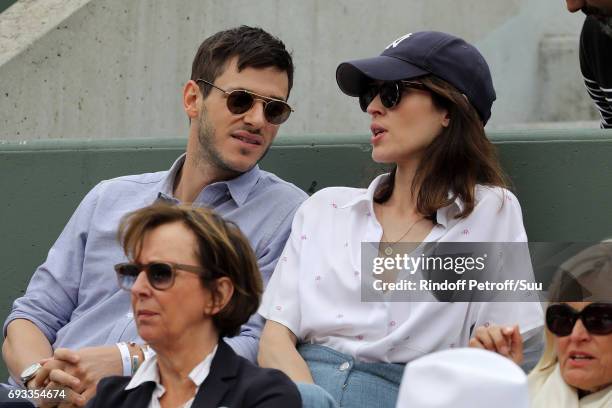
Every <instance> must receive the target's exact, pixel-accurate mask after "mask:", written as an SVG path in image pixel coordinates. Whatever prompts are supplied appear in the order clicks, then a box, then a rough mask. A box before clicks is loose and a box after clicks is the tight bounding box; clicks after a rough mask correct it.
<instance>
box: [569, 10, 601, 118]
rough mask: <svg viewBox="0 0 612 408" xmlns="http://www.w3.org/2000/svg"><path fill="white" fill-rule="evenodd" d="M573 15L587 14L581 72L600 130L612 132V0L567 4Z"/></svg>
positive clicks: (581, 50) (582, 38)
mask: <svg viewBox="0 0 612 408" xmlns="http://www.w3.org/2000/svg"><path fill="white" fill-rule="evenodd" d="M566 3H567V9H568V10H569V11H570V12H571V13H575V12H576V11H579V10H582V12H583V13H584V14H586V16H587V17H586V19H585V20H584V25H583V26H582V33H581V34H580V69H581V71H582V77H583V78H584V84H585V85H586V88H587V91H588V93H589V95H590V96H591V98H592V99H593V102H595V106H597V109H598V110H599V113H600V114H601V127H602V128H604V129H612V0H566Z"/></svg>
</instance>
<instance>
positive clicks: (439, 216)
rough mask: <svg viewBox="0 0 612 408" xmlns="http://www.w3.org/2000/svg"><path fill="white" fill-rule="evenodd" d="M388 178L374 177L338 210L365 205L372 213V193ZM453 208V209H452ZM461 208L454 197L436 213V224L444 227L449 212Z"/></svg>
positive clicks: (460, 201)
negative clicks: (360, 204) (366, 186)
mask: <svg viewBox="0 0 612 408" xmlns="http://www.w3.org/2000/svg"><path fill="white" fill-rule="evenodd" d="M388 176H389V173H385V174H381V175H380V176H378V177H376V178H375V179H374V180H372V182H371V183H370V185H369V186H368V188H367V189H366V190H363V192H362V193H360V194H358V195H357V196H355V197H353V198H352V199H351V200H350V201H348V202H347V203H346V204H344V205H342V206H340V208H348V207H352V206H355V205H357V204H359V203H367V204H368V205H369V208H370V211H371V212H374V193H375V192H376V189H377V188H378V185H379V184H380V183H381V182H382V181H383V180H384V179H385V178H387V177H388ZM448 198H453V193H452V192H450V191H449V192H448ZM453 207H455V208H454V209H453ZM463 208H464V204H463V201H462V200H461V199H460V198H459V197H455V200H454V202H453V204H451V205H449V206H447V207H444V208H440V209H439V210H438V211H437V212H436V222H437V223H438V224H441V225H442V226H444V227H446V226H447V223H448V220H449V218H450V217H449V211H451V209H453V210H456V211H458V212H461V211H463ZM454 214H456V212H454V211H453V215H454Z"/></svg>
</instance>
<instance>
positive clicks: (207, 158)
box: [197, 108, 271, 178]
mask: <svg viewBox="0 0 612 408" xmlns="http://www.w3.org/2000/svg"><path fill="white" fill-rule="evenodd" d="M245 130H248V131H250V132H252V133H258V131H254V130H253V129H249V128H248V127H245ZM198 142H199V148H200V154H199V155H197V161H198V164H209V165H212V166H213V167H215V168H216V169H218V170H219V171H220V172H222V173H224V174H228V175H230V176H232V178H233V177H237V176H239V175H240V174H243V173H246V172H247V171H249V170H250V169H251V168H253V167H254V166H255V165H256V164H257V163H259V162H260V161H261V160H262V159H263V158H264V157H265V156H266V154H268V151H269V150H270V146H271V144H270V145H268V147H267V148H266V150H265V151H264V153H263V154H262V155H261V157H260V158H259V159H258V160H257V161H256V162H255V163H254V164H253V166H251V167H250V168H249V169H247V170H244V171H242V170H239V169H236V168H234V167H232V165H231V164H230V163H228V162H227V161H226V160H225V159H224V158H223V155H222V154H221V152H220V151H219V149H217V147H216V146H215V143H214V142H215V128H214V126H213V125H212V123H210V120H208V114H207V113H206V109H205V108H202V112H201V113H200V117H199V129H198ZM240 150H241V153H243V154H248V150H247V149H240Z"/></svg>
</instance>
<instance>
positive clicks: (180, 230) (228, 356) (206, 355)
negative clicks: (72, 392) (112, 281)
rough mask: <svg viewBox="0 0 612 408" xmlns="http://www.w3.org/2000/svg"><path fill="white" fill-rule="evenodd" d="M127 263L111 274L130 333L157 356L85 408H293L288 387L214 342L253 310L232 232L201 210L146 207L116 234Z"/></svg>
mask: <svg viewBox="0 0 612 408" xmlns="http://www.w3.org/2000/svg"><path fill="white" fill-rule="evenodd" d="M120 236H121V241H122V245H123V248H124V250H125V252H126V254H127V255H128V256H129V257H130V259H131V261H130V262H127V263H122V264H118V265H116V266H115V270H116V271H117V276H118V278H119V286H120V287H121V288H122V289H125V290H129V291H130V292H131V298H132V308H133V310H134V319H135V320H136V325H137V328H138V334H139V335H140V337H141V338H142V339H143V340H144V341H145V342H147V343H148V344H149V345H150V347H151V348H152V349H153V350H155V352H156V353H157V354H156V355H155V356H154V357H151V358H148V359H146V360H145V361H144V362H142V361H138V359H137V358H135V361H133V365H136V366H138V365H139V364H140V363H142V364H141V365H140V367H139V368H138V370H137V371H136V372H135V374H134V375H133V376H132V377H109V378H105V379H103V380H102V381H100V383H99V384H98V389H97V392H96V396H95V397H94V399H92V400H90V402H89V405H88V407H113V408H120V407H126V408H127V407H129V408H138V407H142V408H145V407H162V408H163V407H172V408H176V407H183V408H188V407H218V406H227V407H262V408H263V407H270V408H286V407H294V408H298V407H301V400H300V395H299V393H298V390H297V389H296V387H295V385H294V384H293V383H292V382H291V381H290V380H289V378H287V376H285V375H284V374H283V373H281V372H280V371H278V370H270V369H264V368H259V367H256V366H255V365H253V364H252V363H250V362H249V361H247V360H246V359H244V358H242V357H240V356H238V355H237V354H236V353H235V352H234V351H233V350H232V349H231V347H230V346H228V345H227V344H226V343H225V342H224V341H223V339H222V337H224V336H234V335H236V333H238V332H239V329H240V326H241V325H242V324H243V323H245V322H246V321H247V320H248V319H249V317H250V316H251V314H253V313H254V312H255V311H256V310H257V307H258V306H259V298H260V295H261V292H262V282H261V275H260V273H259V269H258V267H257V262H256V258H255V255H254V254H253V251H252V250H251V247H250V244H249V242H248V240H247V239H246V238H245V237H244V235H242V233H241V232H240V230H239V229H238V227H236V226H235V225H233V224H231V223H228V222H226V221H224V220H223V219H222V218H221V217H219V216H218V215H216V214H215V213H214V212H213V211H211V210H208V209H204V208H192V207H187V206H185V207H182V206H170V205H167V204H155V205H152V206H149V207H145V208H143V209H141V210H138V211H136V212H134V213H132V214H130V215H129V216H128V218H127V219H126V220H124V222H123V223H122V225H121V227H120Z"/></svg>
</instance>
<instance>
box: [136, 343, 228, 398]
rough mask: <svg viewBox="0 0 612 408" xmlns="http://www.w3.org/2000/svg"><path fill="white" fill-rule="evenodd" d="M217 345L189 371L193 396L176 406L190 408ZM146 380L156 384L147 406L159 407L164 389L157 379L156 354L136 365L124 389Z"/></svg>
mask: <svg viewBox="0 0 612 408" xmlns="http://www.w3.org/2000/svg"><path fill="white" fill-rule="evenodd" d="M217 347H218V346H215V348H214V349H213V351H212V352H211V353H210V354H209V355H207V356H206V357H205V358H204V360H202V362H201V363H199V364H198V365H197V366H195V367H194V368H193V370H191V372H190V373H189V378H190V379H191V381H193V383H194V384H195V385H196V390H195V393H194V394H193V398H191V399H190V400H189V401H187V402H186V403H184V404H183V405H181V406H180V407H177V408H190V407H191V404H193V400H194V399H195V396H196V395H198V391H199V390H200V385H202V383H203V382H204V380H206V377H208V373H209V372H210V365H211V363H212V361H213V358H214V357H215V354H216V353H217ZM147 381H153V382H155V384H156V387H155V389H154V390H153V393H152V395H151V402H149V408H161V405H160V403H159V399H160V398H161V397H162V396H163V395H164V393H165V392H166V389H165V388H164V386H163V385H161V383H160V381H159V369H158V367H157V356H155V357H153V358H151V359H147V360H145V361H144V363H142V365H141V366H140V367H138V370H137V371H136V372H135V373H134V376H133V377H132V379H131V380H130V382H129V383H128V385H127V386H126V387H125V389H126V390H131V389H132V388H136V387H138V386H139V385H141V384H142V383H145V382H147Z"/></svg>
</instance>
